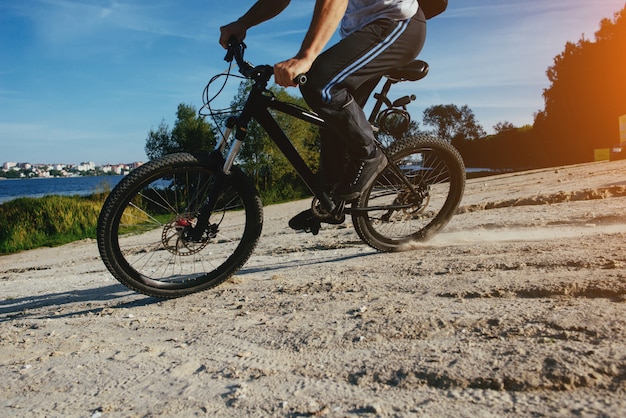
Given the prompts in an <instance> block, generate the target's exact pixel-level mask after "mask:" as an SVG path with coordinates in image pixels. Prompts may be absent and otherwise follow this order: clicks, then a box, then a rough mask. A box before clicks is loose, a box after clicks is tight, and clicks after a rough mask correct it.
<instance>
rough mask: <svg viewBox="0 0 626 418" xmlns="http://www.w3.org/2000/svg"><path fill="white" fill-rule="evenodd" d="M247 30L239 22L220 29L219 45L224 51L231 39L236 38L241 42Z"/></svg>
mask: <svg viewBox="0 0 626 418" xmlns="http://www.w3.org/2000/svg"><path fill="white" fill-rule="evenodd" d="M247 30H248V28H246V26H245V25H244V24H242V23H241V22H239V21H235V22H232V23H229V24H228V25H226V26H222V27H221V28H220V45H222V47H224V49H226V48H228V41H229V40H230V39H231V38H233V37H234V38H236V39H237V40H238V41H239V42H243V40H244V39H245V37H246V32H247Z"/></svg>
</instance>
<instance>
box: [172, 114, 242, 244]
mask: <svg viewBox="0 0 626 418" xmlns="http://www.w3.org/2000/svg"><path fill="white" fill-rule="evenodd" d="M234 126H235V119H234V118H230V119H229V120H228V122H227V125H226V129H225V130H224V132H223V134H222V135H221V137H220V139H219V140H218V141H217V144H216V145H215V149H214V150H213V151H212V152H211V153H210V154H209V159H208V162H207V164H208V165H209V168H211V169H212V170H213V172H214V173H215V174H214V175H213V178H214V179H215V182H214V183H213V184H212V185H211V188H210V190H209V191H208V193H207V197H206V198H205V199H204V201H203V202H202V204H201V205H200V207H199V209H198V212H197V215H196V224H195V225H193V226H192V225H188V226H187V227H186V228H185V233H184V236H185V237H187V239H188V240H190V241H194V242H199V241H202V240H204V239H206V237H207V236H209V237H210V236H215V234H216V233H217V225H213V226H211V225H209V218H210V217H211V213H213V211H214V210H215V205H216V203H217V200H218V198H219V197H220V195H221V193H222V191H223V189H224V185H225V184H226V181H227V178H228V176H229V175H230V174H231V169H232V167H233V165H234V163H235V159H236V158H237V154H238V153H239V150H240V149H241V145H242V144H243V141H241V140H240V139H235V140H234V141H233V144H232V145H231V147H230V150H229V152H228V155H227V157H226V159H224V156H223V155H224V150H225V149H226V142H227V138H228V137H230V134H231V132H232V130H233V127H234ZM203 180H204V181H208V179H201V180H200V184H201V183H202V181H203ZM209 229H211V232H212V233H211V234H209V235H207V234H205V232H206V231H208V230H209Z"/></svg>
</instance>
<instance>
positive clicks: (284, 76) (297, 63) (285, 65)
mask: <svg viewBox="0 0 626 418" xmlns="http://www.w3.org/2000/svg"><path fill="white" fill-rule="evenodd" d="M310 69H311V63H310V62H309V61H308V60H305V59H299V58H291V59H288V60H287V61H283V62H279V63H278V64H275V65H274V81H276V84H278V85H279V86H282V87H294V86H296V85H297V84H296V83H295V81H294V79H295V78H296V77H297V76H298V75H300V74H306V73H307V72H308V71H309V70H310Z"/></svg>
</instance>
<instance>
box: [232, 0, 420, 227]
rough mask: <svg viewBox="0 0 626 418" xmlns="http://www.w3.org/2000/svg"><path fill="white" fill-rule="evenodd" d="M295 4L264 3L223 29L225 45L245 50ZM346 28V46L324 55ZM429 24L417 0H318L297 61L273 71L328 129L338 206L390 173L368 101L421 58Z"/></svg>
mask: <svg viewBox="0 0 626 418" xmlns="http://www.w3.org/2000/svg"><path fill="white" fill-rule="evenodd" d="M289 3H290V0H258V1H257V2H256V3H255V4H254V5H253V6H252V7H251V8H250V9H249V10H248V11H247V12H246V13H245V14H244V15H243V16H242V17H240V18H239V19H238V20H236V21H235V22H232V23H229V24H228V25H225V26H222V27H221V28H220V44H221V45H222V46H223V47H225V48H226V47H227V46H228V41H229V40H230V39H231V38H233V37H234V38H236V39H237V40H238V41H239V42H241V41H243V40H244V38H245V37H246V32H247V30H248V29H249V28H251V27H252V26H255V25H258V24H260V23H262V22H265V21H267V20H269V19H271V18H273V17H275V16H276V15H278V14H279V13H281V12H282V11H283V10H284V9H285V8H286V7H287V6H288V5H289ZM339 26H340V35H341V40H340V41H339V42H338V43H337V44H335V45H333V46H331V47H330V48H328V49H327V50H324V48H325V47H326V44H327V43H328V41H329V40H330V38H331V37H332V35H333V34H334V32H335V30H336V29H337V27H339ZM425 38H426V19H425V17H424V13H423V12H422V10H421V9H420V8H419V5H418V1H417V0H316V2H315V7H314V10H313V17H312V20H311V23H310V25H309V28H308V30H307V32H306V35H305V37H304V40H303V41H302V45H301V47H300V50H299V51H298V52H297V54H296V55H295V56H294V57H293V58H290V59H287V60H285V61H282V62H279V63H277V64H275V65H274V79H275V81H276V83H277V84H278V85H280V86H283V87H291V86H296V83H295V82H294V81H293V80H294V79H295V78H296V76H298V75H299V74H305V73H306V74H307V82H306V84H304V85H302V86H300V91H301V92H302V96H303V98H304V100H305V101H306V102H307V104H308V105H309V106H310V107H311V109H313V110H314V111H315V112H316V113H317V114H318V115H320V116H321V117H322V118H323V119H324V120H325V121H326V122H327V125H328V128H327V129H324V130H322V131H321V132H320V148H321V155H320V172H321V174H322V175H323V181H324V184H325V187H326V188H327V191H328V192H329V193H330V194H332V196H333V198H334V200H335V201H347V202H348V201H353V200H355V199H358V198H359V197H360V196H361V193H362V191H363V190H365V189H366V188H367V187H369V186H370V185H371V182H372V181H374V179H375V178H376V176H377V175H378V174H379V173H380V172H381V171H382V170H383V168H384V167H385V165H386V158H385V155H384V154H383V153H382V151H381V150H380V149H378V148H377V147H376V146H375V143H374V133H373V130H372V126H371V125H370V123H369V122H368V120H367V116H366V115H365V113H364V111H363V106H364V105H365V102H366V100H367V99H368V97H369V96H370V94H371V93H372V91H373V90H374V88H375V87H376V85H377V84H378V82H379V81H380V79H381V77H382V76H383V75H384V74H385V73H386V72H388V71H389V70H390V69H393V68H396V67H399V66H402V65H405V64H408V63H409V62H411V61H413V60H414V59H415V57H416V56H417V55H418V54H419V52H420V51H421V49H422V47H423V45H424V41H425ZM343 219H344V218H343V217H341V218H339V219H337V218H333V217H328V218H317V217H316V216H315V215H314V214H313V212H312V211H311V210H310V209H309V210H307V211H304V212H302V213H300V214H299V215H297V216H296V217H294V218H293V219H292V220H291V221H290V222H289V225H290V226H291V227H292V228H294V229H296V230H300V229H303V230H308V229H310V228H311V223H312V222H317V223H318V224H319V222H320V221H322V222H328V223H341V222H343Z"/></svg>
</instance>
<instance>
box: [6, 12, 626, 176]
mask: <svg viewBox="0 0 626 418" xmlns="http://www.w3.org/2000/svg"><path fill="white" fill-rule="evenodd" d="M252 3H253V1H252V0H229V1H225V2H222V1H217V0H186V1H180V0H159V1H148V0H0V164H1V163H2V162H5V161H15V162H31V163H66V164H76V163H79V162H81V161H94V162H96V163H98V164H106V163H120V162H132V161H144V160H145V159H146V157H145V153H144V144H145V139H146V136H147V133H148V131H149V130H150V129H151V128H156V127H157V126H158V125H159V123H160V122H161V120H165V122H166V123H167V124H169V125H170V126H171V125H172V124H173V122H174V120H175V112H176V108H177V106H178V104H179V103H187V104H190V105H194V106H195V107H196V108H199V107H200V106H201V104H202V102H201V94H202V90H203V88H204V86H205V84H206V82H207V81H208V79H209V78H210V77H211V76H212V75H214V74H216V73H218V72H221V71H223V70H224V69H226V63H225V62H224V61H223V57H224V52H223V50H222V48H221V47H220V46H219V45H218V36H219V27H220V26H221V25H223V24H225V23H228V22H230V21H232V20H234V19H236V18H237V17H239V16H240V15H241V14H242V13H243V12H244V11H245V10H247V9H248V7H249V6H250V5H251V4H252ZM313 3H314V1H313V0H292V2H291V4H290V6H289V7H288V8H287V10H285V11H284V12H283V13H282V14H281V15H280V16H279V17H277V18H276V19H274V20H273V21H271V22H266V23H265V25H261V26H257V27H255V28H253V29H251V30H250V31H249V32H248V38H247V40H246V43H247V44H248V50H247V55H246V58H248V60H249V61H251V62H253V63H255V64H273V63H275V62H277V61H280V60H283V59H286V58H289V57H291V56H292V55H293V54H294V53H295V52H296V51H297V49H298V47H299V44H300V42H301V40H302V38H303V36H304V33H305V30H306V28H307V25H308V23H309V20H310V11H311V10H312V7H313ZM624 5H625V3H624V0H593V1H591V0H549V1H538V0H533V1H529V0H473V1H472V0H453V1H451V5H450V7H449V8H448V10H447V11H446V13H445V14H443V15H441V16H439V17H437V18H436V19H433V20H431V21H430V22H429V27H428V38H427V41H426V46H425V48H424V50H423V51H422V54H421V55H420V58H421V59H423V60H425V61H427V62H428V63H429V64H430V66H431V71H430V74H429V75H428V77H427V78H425V79H424V80H423V81H420V82H418V83H405V84H406V85H403V86H398V87H397V88H396V90H395V92H396V94H397V95H398V96H397V97H399V96H400V95H403V94H407V93H413V94H416V95H417V97H418V99H417V100H416V101H415V102H414V103H412V104H411V105H410V108H409V110H410V111H411V113H412V114H413V117H414V119H416V120H418V121H421V116H422V111H423V110H424V109H425V108H426V107H428V106H431V105H436V104H456V105H458V106H461V105H468V106H469V107H470V108H471V109H472V110H473V111H474V113H475V115H476V118H477V120H478V122H479V123H480V124H481V125H483V127H484V128H485V129H486V130H487V131H488V132H491V131H492V126H493V125H495V124H496V123H498V122H500V121H509V122H512V123H513V124H515V125H517V126H521V125H524V124H530V123H532V120H533V114H534V113H535V112H536V111H538V110H540V109H542V108H543V101H542V97H541V93H542V91H543V89H544V88H546V87H548V86H549V83H548V80H547V78H546V76H545V72H546V70H547V68H548V66H550V65H551V64H552V63H553V59H554V57H555V56H556V55H558V54H559V53H561V52H562V51H563V48H564V46H565V43H566V42H567V41H572V42H576V41H578V40H579V39H580V38H581V36H582V35H583V34H584V35H585V37H586V38H589V39H593V36H594V33H595V32H596V30H597V29H598V28H599V23H600V21H601V19H602V18H612V17H613V14H614V13H615V12H617V11H619V10H620V9H621V8H623V7H624ZM236 87H237V81H236V80H234V81H232V85H231V86H230V88H229V89H228V90H226V91H225V93H224V94H223V96H221V99H222V100H223V102H222V104H223V105H227V104H228V103H229V102H230V100H231V99H232V98H233V95H234V93H235V91H236ZM393 91H394V90H392V93H393ZM292 92H293V93H294V94H297V90H292ZM394 97H395V96H394ZM218 106H219V104H218Z"/></svg>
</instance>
